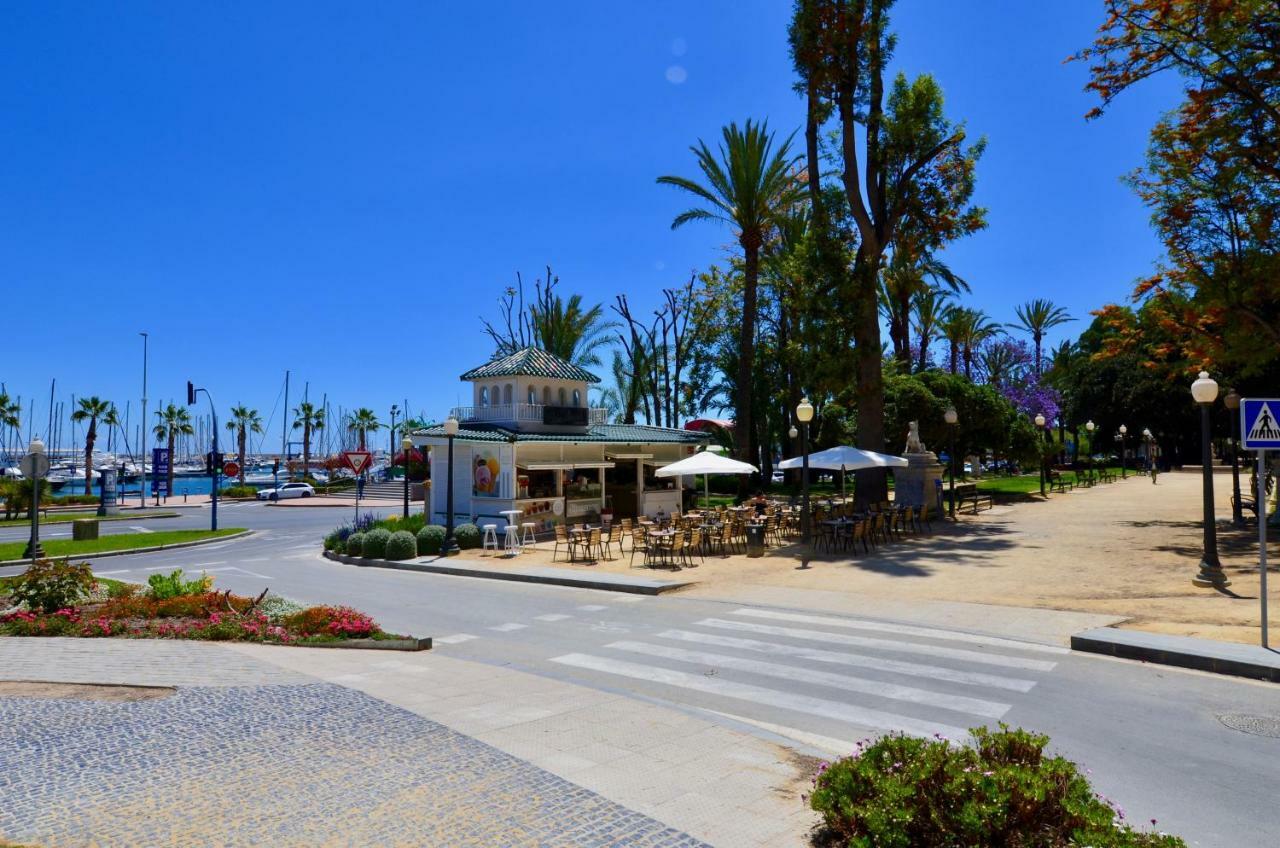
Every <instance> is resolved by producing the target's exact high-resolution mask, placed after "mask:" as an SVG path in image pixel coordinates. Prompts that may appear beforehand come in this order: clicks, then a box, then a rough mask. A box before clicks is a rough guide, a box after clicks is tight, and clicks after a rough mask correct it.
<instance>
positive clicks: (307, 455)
mask: <svg viewBox="0 0 1280 848" xmlns="http://www.w3.org/2000/svg"><path fill="white" fill-rule="evenodd" d="M364 411H365V412H369V410H364ZM369 414H370V415H372V414H373V413H371V412H370V413H369ZM324 425H325V416H324V408H323V407H318V406H316V405H315V404H313V403H310V402H308V401H305V400H304V401H303V402H302V403H300V404H298V405H297V406H295V407H294V408H293V429H294V430H301V431H302V473H303V474H310V473H311V436H312V435H313V434H315V433H318V432H320V431H321V430H323V429H324ZM360 449H361V450H363V449H364V437H363V436H361V437H360Z"/></svg>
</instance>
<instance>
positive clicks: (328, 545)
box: [324, 527, 351, 551]
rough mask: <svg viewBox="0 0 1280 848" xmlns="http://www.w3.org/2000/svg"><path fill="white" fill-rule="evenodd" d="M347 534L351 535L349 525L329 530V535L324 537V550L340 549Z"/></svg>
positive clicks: (343, 545)
mask: <svg viewBox="0 0 1280 848" xmlns="http://www.w3.org/2000/svg"><path fill="white" fill-rule="evenodd" d="M349 535H351V528H350V527H339V528H337V529H336V530H330V531H329V535H327V536H325V537H324V549H325V550H326V551H340V550H342V549H343V548H344V547H345V543H346V541H347V536H349Z"/></svg>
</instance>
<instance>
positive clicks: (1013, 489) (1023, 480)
mask: <svg viewBox="0 0 1280 848" xmlns="http://www.w3.org/2000/svg"><path fill="white" fill-rule="evenodd" d="M1110 470H1111V471H1112V472H1113V473H1114V474H1115V475H1116V479H1117V480H1119V479H1120V466H1118V465H1117V466H1114V467H1112V468H1111V469H1110ZM1062 476H1063V477H1064V478H1066V480H1067V481H1068V482H1070V483H1075V482H1076V477H1077V475H1076V473H1075V472H1074V471H1063V472H1062ZM956 482H957V483H959V482H961V481H959V480H957V481H956ZM966 482H975V483H976V484H977V486H978V490H979V491H982V492H990V493H991V494H993V495H1030V494H1037V495H1038V494H1040V473H1039V472H1036V473H1033V474H1022V475H1019V476H1017V477H983V478H982V479H981V480H973V481H966ZM943 486H946V482H945V481H944V482H943ZM1048 486H1049V484H1048V482H1047V481H1046V483H1045V489H1046V491H1047V490H1048Z"/></svg>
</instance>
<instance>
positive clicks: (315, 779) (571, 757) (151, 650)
mask: <svg viewBox="0 0 1280 848" xmlns="http://www.w3.org/2000/svg"><path fill="white" fill-rule="evenodd" d="M31 679H35V680H45V681H71V682H78V683H93V682H97V683H128V684H134V685H152V686H177V687H179V688H178V689H177V691H176V694H174V695H173V696H172V697H167V698H157V699H151V700H146V701H137V702H131V703H118V702H117V703H110V702H102V701H84V700H75V699H71V698H64V699H54V698H28V697H0V794H2V795H3V797H5V799H6V804H5V805H4V806H3V807H0V837H5V838H8V839H12V840H17V841H19V842H23V843H32V844H36V845H40V846H42V848H50V846H85V845H94V844H96V845H160V844H163V845H182V846H186V845H191V846H206V845H245V846H249V845H264V844H272V845H281V846H288V845H298V846H303V845H306V846H317V845H353V846H354V845H360V846H366V845H423V846H445V845H447V846H454V845H475V846H495V845H503V846H523V845H529V846H533V845H539V846H541V845H565V846H570V845H572V846H577V845H618V846H663V847H664V848H665V846H676V847H677V848H684V846H695V845H701V844H704V842H706V843H710V844H714V845H724V846H766V845H767V846H786V845H802V844H804V841H803V837H804V834H805V833H806V832H807V830H808V828H809V826H810V823H811V821H812V819H811V815H810V814H809V813H807V811H806V810H805V808H804V806H803V804H802V802H801V800H800V798H799V793H800V791H801V790H802V788H804V787H802V786H801V784H800V783H799V781H800V779H801V772H800V768H799V766H798V764H797V763H796V761H795V757H794V755H793V754H791V753H790V752H789V751H787V750H786V749H784V748H782V747H780V746H777V745H774V744H772V743H770V742H767V741H765V740H762V739H759V738H757V737H755V736H751V735H748V734H744V733H738V732H736V731H733V730H729V729H726V728H723V727H719V726H716V725H713V724H711V723H710V722H707V721H704V720H702V719H701V718H698V717H696V716H691V715H687V714H684V713H681V712H677V711H675V710H672V709H668V708H665V707H659V706H656V705H651V704H646V703H643V702H640V701H636V700H631V699H627V698H623V697H621V696H616V695H611V694H609V693H605V692H598V691H595V690H590V689H585V688H583V687H579V686H576V685H573V684H568V683H564V682H561V681H556V680H550V679H546V678H542V677H537V676H533V675H528V674H523V673H520V672H514V671H510V670H507V669H502V668H497V667H493V666H488V665H483V664H479V663H472V662H466V661H462V660H455V659H450V658H447V657H441V656H438V655H432V654H427V653H420V654H403V655H399V656H398V657H397V656H395V655H391V656H388V655H386V654H381V653H379V654H370V653H367V652H362V651H325V650H317V649H303V648H286V647H273V646H262V645H229V644H215V643H196V642H164V641H155V642H147V641H123V640H85V639H0V680H31ZM804 786H805V787H807V782H806V783H805V784H804Z"/></svg>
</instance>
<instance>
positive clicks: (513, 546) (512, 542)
mask: <svg viewBox="0 0 1280 848" xmlns="http://www.w3.org/2000/svg"><path fill="white" fill-rule="evenodd" d="M505 533H506V535H505V537H504V538H503V540H502V547H504V548H506V550H507V553H509V554H512V555H514V554H518V553H520V528H519V527H517V526H515V525H514V524H508V525H507V527H506V530H505Z"/></svg>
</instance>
